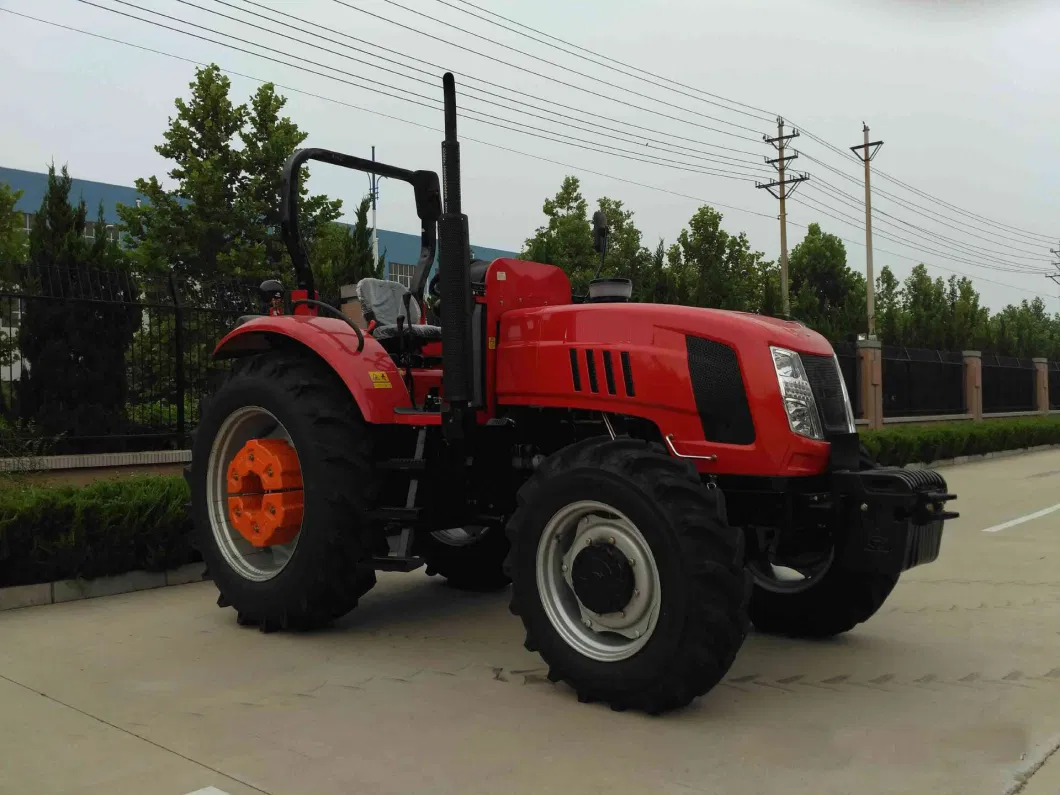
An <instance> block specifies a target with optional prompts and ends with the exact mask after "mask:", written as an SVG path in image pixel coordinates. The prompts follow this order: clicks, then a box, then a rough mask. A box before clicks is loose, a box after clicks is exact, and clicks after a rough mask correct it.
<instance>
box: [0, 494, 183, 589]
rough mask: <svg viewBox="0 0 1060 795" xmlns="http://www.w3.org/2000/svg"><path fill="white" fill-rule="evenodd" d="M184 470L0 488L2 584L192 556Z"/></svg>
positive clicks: (161, 564)
mask: <svg viewBox="0 0 1060 795" xmlns="http://www.w3.org/2000/svg"><path fill="white" fill-rule="evenodd" d="M187 501H188V488H187V485H186V484H185V483H184V479H183V478H180V477H137V478H127V479H122V480H105V481H99V482H97V483H93V484H91V485H89V486H85V487H82V488H76V487H72V486H34V485H19V484H12V485H9V486H7V487H6V488H2V489H0V588H2V587H5V586H9V585H28V584H30V583H37V582H50V581H52V580H64V579H73V578H76V577H81V578H84V579H92V578H94V577H105V576H109V575H114V574H122V573H124V572H127V571H132V570H135V569H146V570H148V571H165V570H166V569H172V568H176V567H177V566H181V565H183V564H185V563H190V562H192V561H193V560H194V559H195V558H194V553H193V551H192V550H191V548H190V547H189V545H188V540H187V539H188V536H187V531H188V530H189V528H190V525H189V520H188V518H187V513H186V511H185V507H184V506H185V503H187Z"/></svg>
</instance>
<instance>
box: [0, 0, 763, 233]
mask: <svg viewBox="0 0 1060 795" xmlns="http://www.w3.org/2000/svg"><path fill="white" fill-rule="evenodd" d="M81 1H82V2H84V1H85V0H81ZM106 10H111V9H106ZM0 12H6V13H9V14H13V15H14V16H18V17H22V18H23V19H28V20H32V21H34V22H39V23H42V24H45V25H50V26H52V27H56V28H61V29H63V30H67V31H70V32H73V33H80V34H82V35H85V36H91V37H92V38H95V39H101V40H103V41H107V42H111V43H114V44H121V45H123V46H125V47H130V48H133V49H137V50H141V51H143V52H149V53H152V54H154V55H161V56H164V57H166V58H172V59H174V60H177V61H182V62H184V63H188V64H192V65H195V66H207V65H208V64H206V63H205V62H203V61H197V60H195V59H193V58H187V57H184V56H181V55H176V54H173V53H169V52H166V51H164V50H158V49H155V48H152V47H147V46H145V45H142V44H135V43H133V42H128V41H124V40H122V39H117V38H114V37H111V36H105V35H103V34H100V33H95V32H92V31H87V30H83V29H80V28H75V27H71V26H69V25H63V24H60V23H58V22H53V21H51V20H47V19H41V18H39V17H34V16H31V15H29V14H23V13H20V12H17V11H12V10H11V9H7V8H0ZM115 13H118V14H121V15H123V16H130V17H131V18H133V19H139V17H135V16H132V15H127V14H125V13H124V12H121V11H115ZM143 21H146V22H148V23H149V24H155V23H153V22H151V21H150V20H143ZM163 27H167V26H163ZM177 32H183V31H177ZM189 35H193V36H195V34H189ZM196 38H203V37H199V36H196ZM206 40H207V41H211V40H209V39H206ZM217 43H219V44H222V46H227V45H224V43H223V42H217ZM232 49H239V48H234V47H233V48H232ZM239 51H240V52H246V51H244V50H241V49H239ZM249 54H251V55H258V57H260V58H263V59H264V60H267V61H270V62H273V63H277V64H280V65H281V66H289V67H292V68H295V69H299V68H301V69H302V71H306V72H309V73H310V74H316V75H318V76H320V77H327V78H329V79H332V80H336V81H338V82H341V83H346V84H347V85H352V86H354V87H356V88H361V86H357V85H356V84H355V83H350V82H349V81H346V80H342V79H340V78H336V77H334V76H333V75H326V74H321V73H318V72H315V71H314V70H312V69H305V68H303V67H299V66H297V65H294V64H289V63H287V62H285V61H281V60H279V59H276V58H270V57H268V56H265V55H261V54H260V53H249ZM218 68H220V67H218ZM221 71H222V72H224V73H225V74H229V75H232V76H234V77H241V78H244V79H247V80H252V81H255V82H257V83H273V85H275V86H276V87H277V88H281V89H283V90H284V91H289V92H291V93H293V94H300V95H302V96H308V97H312V98H314V99H319V100H321V101H324V102H328V103H332V104H336V105H342V106H344V107H347V108H350V109H352V110H356V111H359V112H362V113H370V114H372V115H374V116H379V117H381V118H385V119H390V120H392V121H397V122H401V123H402V124H408V125H410V126H413V127H419V128H421V129H424V130H430V131H431V132H440V131H441V130H440V129H439V128H438V127H435V126H432V125H429V124H423V123H420V122H416V121H412V120H410V119H405V118H402V117H400V116H395V115H393V114H389V113H384V112H382V111H379V110H375V109H373V108H366V107H364V106H361V105H356V104H353V103H350V102H346V101H344V100H340V99H335V98H334V97H328V96H324V95H322V94H317V93H314V92H312V91H306V90H304V89H300V88H296V87H294V86H288V85H284V84H281V83H276V82H275V81H272V80H266V79H264V78H260V77H255V76H253V75H248V74H246V73H243V72H238V71H235V70H232V69H221ZM461 140H465V141H471V142H474V143H477V144H481V145H483V146H488V147H490V148H493V149H498V150H501V151H504V152H509V153H511V154H516V155H520V156H522V157H527V158H530V159H533V160H539V161H541V162H545V163H551V164H553V165H558V166H562V167H563V168H567V169H572V170H575V171H580V172H584V173H586V174H592V175H594V176H598V177H603V178H605V179H610V180H614V181H616V182H622V183H625V184H627V185H633V186H636V187H640V188H645V189H647V190H652V191H656V192H659V193H665V194H668V195H671V196H675V197H678V198H682V199H690V200H692V201H695V202H699V203H700V204H708V205H711V206H713V207H723V208H725V209H727V210H734V211H736V212H741V213H746V214H748V215H755V216H759V217H761V218H774V217H775V216H774V215H771V214H769V213H763V212H759V211H757V210H750V209H747V208H746V207H737V206H735V205H731V204H726V203H724V202H717V201H713V200H711V199H704V198H702V197H699V196H692V195H690V194H687V193H681V192H680V191H674V190H670V189H668V188H660V187H658V186H656V185H649V184H647V183H643V182H638V181H636V180H632V179H628V178H626V177H618V176H615V175H613V174H607V173H605V172H602V171H595V170H593V169H589V168H585V167H584V166H583V165H573V164H571V163H566V162H564V161H562V160H555V159H553V158H549V157H545V156H543V155H536V154H531V153H529V152H523V151H521V150H519V149H513V148H511V147H508V146H503V145H501V144H497V143H494V142H491V141H484V140H481V139H478V138H473V137H471V136H467V135H462V136H461Z"/></svg>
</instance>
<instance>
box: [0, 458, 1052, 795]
mask: <svg viewBox="0 0 1060 795" xmlns="http://www.w3.org/2000/svg"><path fill="white" fill-rule="evenodd" d="M945 475H946V477H947V478H948V480H949V483H950V485H951V487H952V489H953V490H955V491H956V492H957V493H958V494H959V495H960V501H959V504H958V508H959V509H960V510H961V511H962V517H961V519H959V520H958V521H956V522H953V523H952V524H951V525H950V527H949V530H948V532H947V536H946V538H945V540H944V543H943V550H942V557H941V559H940V560H939V562H937V563H935V564H933V565H931V566H926V567H922V568H919V569H916V570H914V571H913V572H910V573H909V574H908V575H907V576H905V577H904V578H903V580H902V582H901V583H900V584H899V586H898V588H897V590H896V591H895V593H894V595H893V596H892V597H891V599H890V601H889V602H888V603H887V604H886V605H885V606H884V608H883V610H882V611H881V612H880V614H879V615H877V617H876V618H875V619H874V620H872V621H870V622H869V623H867V624H865V625H863V626H862V627H860V628H858V629H857V630H855V631H854V632H852V633H850V634H849V635H847V636H845V637H843V638H841V639H838V640H835V641H830V642H825V643H808V642H797V641H788V640H779V639H775V638H769V637H762V636H755V635H752V636H751V637H750V638H749V640H748V642H747V645H746V646H745V648H744V650H743V651H742V653H741V654H740V657H739V659H738V660H737V662H736V665H735V667H734V669H733V670H732V672H731V673H730V675H729V677H728V678H727V680H726V682H725V683H724V684H723V685H721V686H720V687H718V688H717V689H716V690H715V691H714V692H712V693H711V694H709V695H708V696H707V697H705V698H702V699H700V700H699V701H698V702H697V703H696V704H695V705H694V706H693V707H691V708H689V709H687V710H683V711H681V712H678V713H672V714H669V715H666V716H663V717H660V718H650V717H647V716H643V715H639V714H632V713H613V712H611V711H610V710H609V709H607V708H606V707H603V706H598V705H582V704H578V703H577V701H576V700H575V698H574V696H573V694H572V693H571V692H570V691H569V690H568V689H567V688H566V687H565V686H553V685H551V684H549V683H548V682H547V680H546V679H545V678H544V673H545V671H544V670H543V668H542V666H541V662H540V659H539V658H538V657H537V655H535V654H530V653H528V652H526V651H524V649H523V647H522V637H523V636H522V630H521V626H520V624H519V622H518V621H517V620H516V619H514V618H512V617H511V616H509V615H508V611H507V608H506V602H507V596H506V595H505V594H494V595H486V596H482V595H468V594H461V593H458V592H454V591H451V590H450V589H448V588H446V587H444V586H443V585H442V584H440V583H439V582H437V581H436V580H433V579H431V580H428V579H426V578H425V577H423V576H421V575H419V574H412V575H385V576H383V577H382V578H381V582H380V585H379V587H378V588H377V589H376V590H375V591H373V592H372V593H371V594H370V595H369V596H368V597H367V598H365V599H364V600H363V602H362V605H361V607H359V608H358V609H357V611H355V613H354V614H351V615H350V616H348V617H347V618H346V619H344V620H343V621H342V622H341V623H340V625H339V626H338V627H337V628H335V629H334V630H332V631H328V632H325V633H320V634H314V635H288V634H274V635H263V634H261V633H259V632H257V631H256V630H250V629H243V628H240V627H238V626H237V625H236V623H235V616H234V614H233V612H232V611H231V610H219V609H217V608H216V607H215V606H214V600H215V598H216V592H215V590H214V587H213V585H212V584H210V583H200V584H195V585H189V586H182V587H176V588H167V589H161V590H158V591H149V592H143V593H138V594H129V595H125V596H118V597H111V598H107V599H96V600H91V601H85V602H77V603H71V604H63V605H52V606H46V607H37V608H28V609H24V610H16V611H11V612H8V613H5V614H0V677H2V678H0V793H4V795H7V793H12V794H17V795H29V794H30V793H32V794H33V795H47V794H48V793H77V794H78V795H88V794H89V793H92V794H93V795H104V794H105V795H115V794H116V795H134V794H135V795H142V793H152V794H156V795H185V793H191V792H208V793H213V795H217V792H218V791H220V792H223V793H229V794H230V795H247V794H248V793H261V792H267V793H276V794H278V793H314V794H317V795H328V794H330V793H336V794H338V793H342V794H343V795H345V794H346V793H380V795H383V794H390V793H428V792H429V793H454V794H456V793H459V794H460V795H466V794H468V793H484V794H485V793H490V794H492V793H505V794H506V795H523V793H526V794H527V795H529V793H534V794H535V795H539V794H540V793H551V792H555V793H563V794H564V795H580V794H581V793H597V792H599V793H604V792H606V793H608V795H621V794H623V793H637V794H638V795H643V793H675V794H677V793H680V794H681V795H687V793H690V792H691V793H695V792H704V793H737V792H738V793H740V795H752V793H780V792H783V793H785V794H786V795H794V794H795V793H806V795H811V794H812V795H822V794H823V793H858V794H859V795H866V794H869V793H887V795H897V794H898V793H910V794H911V795H912V794H913V793H915V794H916V795H926V794H927V793H931V794H932V795H941V794H942V793H960V795H977V794H978V793H983V794H984V795H1001V793H1014V792H1023V793H1025V795H1045V793H1056V792H1058V791H1060V753H1057V754H1056V755H1055V756H1053V757H1050V756H1049V755H1050V754H1051V753H1052V752H1053V751H1054V750H1055V749H1056V748H1057V747H1058V745H1060V568H1058V564H1060V532H1058V530H1060V510H1057V511H1056V512H1045V511H1047V509H1050V508H1053V507H1060V505H1058V503H1060V452H1058V451H1050V452H1045V453H1039V454H1033V455H1027V456H1022V457H1016V458H1010V459H1005V460H1000V461H990V462H983V463H977V464H971V465H966V466H961V467H956V468H951V469H948V470H946V472H945ZM1028 517H1029V518H1028ZM1016 519H1025V521H1021V522H1019V523H1013V520H1016ZM986 529H992V530H993V532H983V531H984V530H986ZM211 787H212V788H213V789H210V788H211Z"/></svg>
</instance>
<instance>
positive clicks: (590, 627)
mask: <svg viewBox="0 0 1060 795" xmlns="http://www.w3.org/2000/svg"><path fill="white" fill-rule="evenodd" d="M583 621H584V622H585V626H587V627H589V629H592V628H593V622H592V621H590V620H589V619H587V618H586V619H583Z"/></svg>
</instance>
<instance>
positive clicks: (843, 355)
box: [832, 342, 863, 417]
mask: <svg viewBox="0 0 1060 795" xmlns="http://www.w3.org/2000/svg"><path fill="white" fill-rule="evenodd" d="M832 348H833V349H834V350H835V355H836V358H837V359H839V369H840V370H841V371H842V373H843V381H844V382H845V383H846V386H847V394H848V395H850V403H851V405H852V406H853V407H854V416H855V417H861V416H863V415H862V408H861V389H860V384H861V382H860V381H859V380H858V346H857V344H856V343H853V342H836V343H833V344H832Z"/></svg>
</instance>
